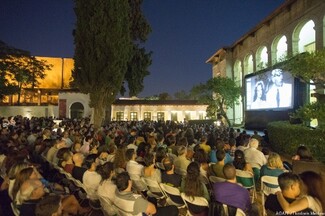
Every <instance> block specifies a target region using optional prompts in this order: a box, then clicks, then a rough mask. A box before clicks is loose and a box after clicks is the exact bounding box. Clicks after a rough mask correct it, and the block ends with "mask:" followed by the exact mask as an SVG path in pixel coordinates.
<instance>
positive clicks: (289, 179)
mask: <svg viewBox="0 0 325 216" xmlns="http://www.w3.org/2000/svg"><path fill="white" fill-rule="evenodd" d="M278 183H279V186H280V189H281V191H282V193H285V194H286V195H290V196H292V197H298V196H299V194H300V178H299V176H298V175H296V174H294V173H292V172H284V173H282V174H280V175H279V176H278Z"/></svg>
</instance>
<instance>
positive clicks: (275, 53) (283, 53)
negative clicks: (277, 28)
mask: <svg viewBox="0 0 325 216" xmlns="http://www.w3.org/2000/svg"><path fill="white" fill-rule="evenodd" d="M287 55H288V44H287V37H286V36H284V35H282V36H281V35H280V36H278V37H276V38H275V39H274V41H273V44H272V63H273V64H275V63H277V62H282V61H284V60H285V59H286V57H287Z"/></svg>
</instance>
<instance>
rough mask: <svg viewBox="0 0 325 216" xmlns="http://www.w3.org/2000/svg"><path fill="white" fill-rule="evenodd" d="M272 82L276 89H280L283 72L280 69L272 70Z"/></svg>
mask: <svg viewBox="0 0 325 216" xmlns="http://www.w3.org/2000/svg"><path fill="white" fill-rule="evenodd" d="M272 82H273V83H274V85H275V86H277V87H281V86H282V85H283V72H282V70H281V69H274V70H272Z"/></svg>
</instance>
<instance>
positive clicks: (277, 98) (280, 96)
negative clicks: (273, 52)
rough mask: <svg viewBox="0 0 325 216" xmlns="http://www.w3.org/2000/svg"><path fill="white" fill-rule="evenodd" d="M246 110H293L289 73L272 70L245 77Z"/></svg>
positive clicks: (292, 84)
mask: <svg viewBox="0 0 325 216" xmlns="http://www.w3.org/2000/svg"><path fill="white" fill-rule="evenodd" d="M245 84H246V85H245V86H246V110H252V111H253V110H267V109H272V110H276V109H279V110H282V109H291V108H293V104H294V103H293V95H294V92H293V91H294V78H293V77H292V75H291V74H290V73H289V72H286V71H283V70H281V69H273V70H270V71H266V72H263V73H259V74H256V75H248V76H246V77H245Z"/></svg>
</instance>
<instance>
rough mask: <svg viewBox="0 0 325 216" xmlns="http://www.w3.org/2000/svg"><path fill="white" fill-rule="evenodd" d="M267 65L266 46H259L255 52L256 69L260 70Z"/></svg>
mask: <svg viewBox="0 0 325 216" xmlns="http://www.w3.org/2000/svg"><path fill="white" fill-rule="evenodd" d="M267 66H268V54H267V48H266V46H262V47H259V48H258V49H257V52H256V70H257V71H258V70H262V69H263V68H266V67H267Z"/></svg>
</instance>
